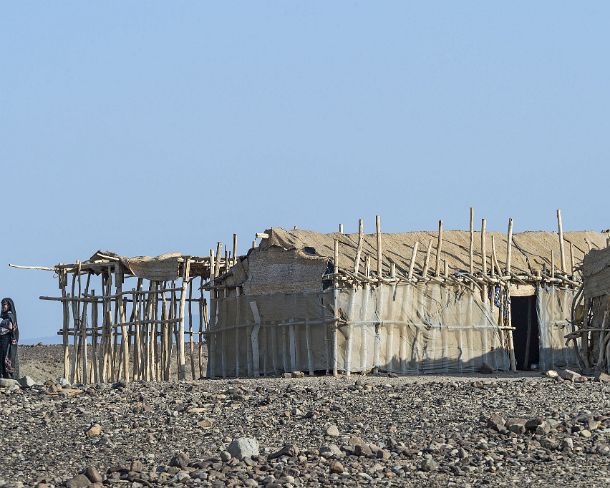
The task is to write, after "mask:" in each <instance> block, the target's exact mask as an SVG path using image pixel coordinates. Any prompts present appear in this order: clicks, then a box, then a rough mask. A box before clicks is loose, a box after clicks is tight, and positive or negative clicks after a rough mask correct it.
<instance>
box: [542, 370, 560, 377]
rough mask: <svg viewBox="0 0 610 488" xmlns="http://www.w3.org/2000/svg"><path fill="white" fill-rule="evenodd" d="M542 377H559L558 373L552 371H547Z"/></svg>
mask: <svg viewBox="0 0 610 488" xmlns="http://www.w3.org/2000/svg"><path fill="white" fill-rule="evenodd" d="M544 375H545V376H546V377H547V378H553V379H554V378H557V377H559V373H558V372H557V371H555V370H554V369H549V370H548V371H547V372H546V373H544Z"/></svg>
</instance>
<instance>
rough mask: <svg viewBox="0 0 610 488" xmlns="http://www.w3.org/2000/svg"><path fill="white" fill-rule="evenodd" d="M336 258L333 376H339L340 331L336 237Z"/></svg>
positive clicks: (336, 241) (337, 245)
mask: <svg viewBox="0 0 610 488" xmlns="http://www.w3.org/2000/svg"><path fill="white" fill-rule="evenodd" d="M334 260H335V273H334V274H335V278H334V280H333V295H334V296H333V302H334V314H335V323H334V330H333V376H337V373H338V362H339V358H338V354H339V351H338V344H337V341H338V331H339V278H338V274H339V240H338V239H335V248H334Z"/></svg>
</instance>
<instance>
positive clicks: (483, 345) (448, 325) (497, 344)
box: [337, 283, 510, 373]
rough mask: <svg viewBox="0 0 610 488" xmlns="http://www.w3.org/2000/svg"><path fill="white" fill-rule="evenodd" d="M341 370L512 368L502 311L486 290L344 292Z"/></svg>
mask: <svg viewBox="0 0 610 488" xmlns="http://www.w3.org/2000/svg"><path fill="white" fill-rule="evenodd" d="M339 307H340V310H341V317H343V318H344V319H345V320H347V323H346V324H345V325H342V326H341V327H340V329H339V330H340V333H339V335H338V337H339V340H338V347H337V351H338V366H339V368H338V369H339V370H341V371H357V372H365V371H370V370H372V369H378V370H380V371H389V372H396V373H436V372H446V373H459V372H467V371H469V372H473V371H477V370H478V369H479V368H480V367H481V366H482V365H483V364H484V363H487V364H488V365H489V366H491V367H492V368H494V369H496V370H501V371H507V370H508V369H509V368H510V362H509V358H508V351H507V348H506V344H507V343H506V336H505V334H504V333H503V332H502V331H501V329H499V328H498V322H497V316H498V309H497V307H495V306H494V305H489V304H487V305H485V304H483V303H482V301H481V298H480V293H473V292H472V291H471V290H470V289H469V288H466V287H455V286H443V285H440V284H431V283H429V284H417V285H400V286H396V287H394V286H391V285H381V286H376V287H368V286H365V287H364V288H359V289H344V290H341V292H340V294H339Z"/></svg>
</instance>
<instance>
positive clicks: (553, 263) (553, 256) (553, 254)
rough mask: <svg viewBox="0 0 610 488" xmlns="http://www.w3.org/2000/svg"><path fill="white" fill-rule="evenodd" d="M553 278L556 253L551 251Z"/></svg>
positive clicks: (553, 275)
mask: <svg viewBox="0 0 610 488" xmlns="http://www.w3.org/2000/svg"><path fill="white" fill-rule="evenodd" d="M551 278H555V251H553V250H552V249H551Z"/></svg>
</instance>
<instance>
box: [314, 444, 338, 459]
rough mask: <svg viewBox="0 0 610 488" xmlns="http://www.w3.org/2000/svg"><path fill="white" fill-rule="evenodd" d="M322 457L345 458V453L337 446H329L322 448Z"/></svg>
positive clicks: (320, 450)
mask: <svg viewBox="0 0 610 488" xmlns="http://www.w3.org/2000/svg"><path fill="white" fill-rule="evenodd" d="M319 453H320V456H323V457H325V458H333V457H343V455H344V454H343V451H342V450H341V449H339V447H338V446H337V445H336V444H328V445H324V446H322V447H320V449H319Z"/></svg>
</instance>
